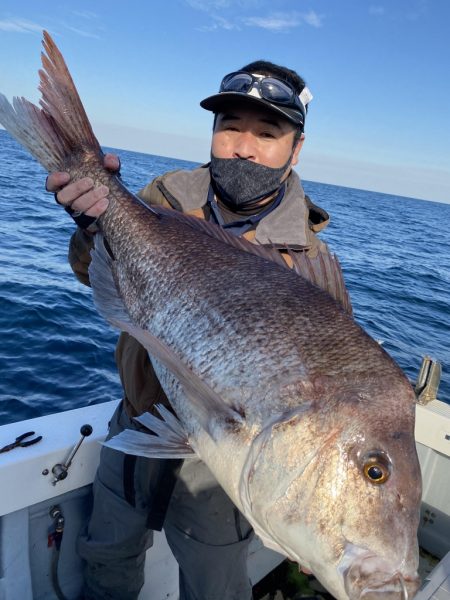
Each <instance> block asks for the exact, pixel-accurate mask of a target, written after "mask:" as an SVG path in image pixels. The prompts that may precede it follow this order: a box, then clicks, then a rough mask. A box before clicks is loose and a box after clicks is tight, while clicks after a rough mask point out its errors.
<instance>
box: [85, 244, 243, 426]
mask: <svg viewBox="0 0 450 600" xmlns="http://www.w3.org/2000/svg"><path fill="white" fill-rule="evenodd" d="M91 255H92V261H91V264H90V266H89V279H90V283H91V286H92V292H93V297H94V302H95V305H96V307H97V310H98V312H99V313H100V314H101V315H102V316H103V317H104V318H105V319H106V320H107V321H108V322H109V323H110V324H111V325H113V326H114V327H116V328H117V329H120V330H122V331H126V332H127V333H129V334H130V335H131V336H133V337H134V338H135V339H136V340H137V341H138V342H140V343H141V344H142V345H143V346H144V348H146V349H147V351H148V352H149V354H150V355H151V356H153V357H154V358H156V359H157V360H158V361H159V362H160V363H161V364H163V365H164V366H165V367H166V368H167V369H168V370H169V371H170V372H171V373H172V374H173V375H174V376H175V377H176V378H177V379H178V381H179V382H180V384H181V386H182V387H183V390H184V393H185V394H186V396H187V397H188V398H189V401H190V405H191V407H192V410H193V412H194V413H195V414H196V417H197V419H198V421H199V422H200V424H201V426H202V427H203V429H204V430H205V431H207V432H208V433H209V434H210V435H211V437H213V438H214V437H215V436H214V430H213V427H214V422H215V423H217V422H220V423H222V424H227V425H230V426H236V425H241V424H243V419H242V417H241V415H240V414H239V413H237V412H236V411H234V410H233V409H232V408H231V407H230V406H228V405H227V404H226V403H225V402H224V401H223V399H222V398H221V397H220V395H219V394H217V392H215V391H214V390H213V389H212V388H211V387H210V386H209V385H208V384H207V383H206V382H204V381H203V380H202V379H200V377H199V376H198V375H196V374H195V373H194V372H193V371H192V369H190V368H189V366H188V365H186V364H184V362H183V361H182V360H181V359H180V358H179V357H178V356H177V354H176V353H175V352H174V351H173V350H172V349H171V348H170V347H169V346H168V345H167V344H165V343H164V342H163V341H161V340H159V339H158V338H157V337H156V336H154V335H153V334H152V333H151V332H150V331H148V330H147V329H142V328H141V327H139V326H138V325H136V324H134V323H132V322H131V319H130V317H129V315H128V313H127V310H126V307H125V305H124V303H123V300H122V298H121V297H120V295H119V293H118V291H117V288H116V284H115V282H114V277H113V274H112V269H111V265H112V259H111V257H110V256H109V254H108V252H107V250H106V248H105V244H104V238H103V236H102V235H101V234H96V236H95V248H94V250H92V252H91Z"/></svg>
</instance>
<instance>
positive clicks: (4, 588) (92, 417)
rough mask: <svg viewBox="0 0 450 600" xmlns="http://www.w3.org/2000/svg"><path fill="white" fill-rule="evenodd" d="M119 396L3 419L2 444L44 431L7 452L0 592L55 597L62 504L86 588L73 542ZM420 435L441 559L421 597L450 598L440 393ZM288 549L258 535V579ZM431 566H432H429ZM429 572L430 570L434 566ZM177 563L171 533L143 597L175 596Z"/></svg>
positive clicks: (151, 560)
mask: <svg viewBox="0 0 450 600" xmlns="http://www.w3.org/2000/svg"><path fill="white" fill-rule="evenodd" d="M115 405H116V402H109V403H105V404H99V405H95V406H90V407H86V408H81V409H76V410H72V411H67V412H65V413H59V414H55V415H49V416H47V417H42V418H37V419H31V420H28V421H22V422H19V423H13V424H10V425H4V426H0V447H1V446H3V445H6V444H8V443H10V442H12V441H13V440H14V439H15V438H16V437H17V436H19V435H21V434H23V433H24V432H26V431H35V432H36V435H42V436H43V439H42V440H41V441H40V442H39V443H38V444H36V445H33V446H29V447H27V448H16V449H14V450H12V451H11V452H7V453H5V454H1V455H0V484H1V492H0V600H17V599H18V598H20V600H54V599H55V598H56V595H55V593H54V591H53V588H52V583H51V573H50V571H51V567H50V565H51V559H52V552H53V549H52V548H48V547H47V533H48V529H49V527H50V526H51V524H52V519H51V518H50V517H49V509H50V507H52V506H53V505H55V504H58V505H59V506H60V507H61V509H62V511H63V512H64V514H65V517H66V525H65V530H64V537H63V543H62V546H61V560H60V563H61V564H60V568H59V574H60V579H61V587H62V588H63V591H64V592H65V594H66V595H67V597H68V598H76V597H77V596H78V595H79V592H80V589H81V572H80V571H81V569H80V567H81V564H80V560H79V559H78V557H77V555H76V553H75V551H74V549H75V546H76V537H77V534H78V531H79V528H80V526H81V524H82V523H83V522H85V518H86V510H87V506H88V503H89V489H90V484H91V483H92V480H93V477H94V475H95V471H96V468H97V464H98V459H99V452H100V442H101V441H102V440H103V439H104V436H105V435H106V431H107V422H108V419H109V418H110V416H111V415H112V413H113V411H114V407H115ZM85 423H89V424H90V425H92V427H93V433H92V435H91V436H89V437H87V438H85V440H84V442H83V443H82V445H81V447H80V449H79V451H78V452H77V454H76V456H75V458H74V461H73V463H72V465H71V466H70V468H69V472H68V476H67V478H65V479H64V480H62V481H58V482H57V483H56V485H53V484H52V480H53V479H54V477H53V475H52V468H53V467H54V465H56V464H58V463H64V462H65V461H66V459H67V457H68V455H69V454H70V451H71V449H72V448H73V446H74V445H75V444H76V442H77V441H78V440H79V438H80V433H79V431H80V427H81V426H82V425H84V424H85ZM416 423H417V426H416V441H417V449H418V454H419V460H420V463H421V468H422V473H423V480H424V481H423V483H424V485H423V502H422V510H421V525H420V530H419V539H420V543H421V545H422V547H423V548H424V549H425V550H426V551H428V552H430V553H431V554H433V555H434V556H436V557H438V558H440V559H441V562H440V563H439V564H438V565H437V566H436V567H435V568H434V569H433V570H432V571H431V568H432V567H430V566H429V565H428V566H426V568H424V569H423V571H422V572H423V573H425V576H424V581H423V585H422V588H421V590H420V591H419V593H418V594H417V596H416V599H417V600H431V599H435V600H450V552H449V551H450V467H449V465H450V462H449V458H450V406H449V405H447V404H444V403H443V402H439V401H437V400H436V401H433V402H431V403H430V404H428V405H426V406H420V405H418V406H417V421H416ZM281 560H283V559H282V557H281V556H280V555H278V554H276V553H275V552H272V551H270V550H267V549H265V548H263V547H262V546H261V544H260V543H259V541H258V540H256V541H255V542H254V544H253V545H252V548H251V554H250V557H249V570H250V574H251V578H252V581H253V583H256V582H257V581H259V580H260V579H261V578H262V577H264V576H265V575H266V574H267V573H268V572H270V571H271V570H272V569H273V568H274V567H275V566H277V564H279V562H281ZM430 571H431V572H430ZM427 573H428V574H427ZM177 597H178V568H177V565H176V562H175V559H174V558H173V556H172V554H171V552H170V549H169V548H168V545H167V542H166V540H165V537H164V534H157V535H155V545H154V547H153V548H152V549H150V551H149V554H148V558H147V561H146V583H145V586H144V588H143V590H142V592H141V594H140V598H141V599H142V600H144V599H148V598H152V600H176V598H177Z"/></svg>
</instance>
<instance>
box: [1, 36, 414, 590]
mask: <svg viewBox="0 0 450 600" xmlns="http://www.w3.org/2000/svg"><path fill="white" fill-rule="evenodd" d="M43 43H44V49H45V53H44V54H43V56H42V61H43V70H42V71H40V90H41V92H42V100H41V108H38V107H36V106H34V105H32V104H31V103H29V102H28V101H26V100H25V99H15V100H14V104H13V106H11V105H10V104H9V103H8V101H7V100H6V98H5V97H4V96H1V97H0V122H1V123H2V124H3V125H4V127H5V128H6V129H7V130H8V131H9V132H10V133H11V134H12V135H13V136H15V137H16V138H17V139H18V140H19V141H20V142H21V143H22V144H23V145H24V146H25V147H26V148H28V150H29V151H30V152H31V154H33V155H34V156H35V157H36V158H37V160H38V161H39V162H40V163H41V164H42V165H43V166H44V167H45V169H47V170H49V171H52V170H66V171H69V173H70V174H71V175H72V177H82V176H90V177H92V178H93V179H94V180H95V182H96V185H100V184H106V185H107V186H108V187H109V189H110V195H109V198H110V204H109V208H108V210H107V212H106V213H105V214H104V215H103V216H102V217H101V218H100V229H101V235H100V234H99V235H97V238H96V242H95V251H94V252H93V259H92V264H91V267H90V280H91V284H92V288H93V294H94V299H95V303H96V306H97V308H98V310H99V311H100V313H101V314H103V315H104V316H105V318H106V319H107V320H108V321H109V322H110V323H112V324H113V325H115V326H116V327H119V328H121V329H123V330H126V331H128V332H130V333H131V334H132V335H134V336H135V337H136V338H137V339H138V340H140V341H141V342H142V343H143V344H144V345H145V346H146V347H147V348H148V350H149V352H150V354H151V355H152V357H153V358H154V361H155V366H156V370H157V373H158V376H159V377H160V379H161V382H162V384H163V386H164V388H165V389H166V392H167V395H168V397H169V398H170V401H171V404H172V406H173V409H174V411H175V413H176V417H175V416H174V415H173V414H172V413H171V412H169V411H167V410H165V409H164V408H161V409H160V410H161V416H162V418H161V419H157V418H156V417H151V416H149V415H147V416H144V417H143V418H142V422H143V423H144V424H146V425H148V426H149V428H151V429H153V430H154V431H156V433H157V434H158V435H157V436H154V435H152V436H149V435H146V434H145V433H140V432H135V434H134V435H133V434H132V433H131V432H128V433H127V432H125V434H124V435H123V438H119V440H118V441H117V442H115V447H118V448H120V449H122V450H124V451H131V452H135V453H139V454H142V455H144V456H149V455H152V456H162V457H164V456H166V457H174V456H183V457H189V456H190V455H191V454H192V453H196V454H197V455H198V456H199V457H200V458H201V459H202V460H204V461H205V463H206V464H207V465H208V466H209V468H210V469H211V471H212V472H213V473H214V475H215V476H216V478H217V480H218V481H219V483H220V484H221V485H222V486H223V488H224V489H225V490H226V492H227V493H228V494H229V496H230V497H231V498H232V500H233V501H234V502H235V504H236V505H237V506H238V507H239V509H240V510H241V511H242V512H243V513H244V515H245V516H246V517H247V519H248V520H249V521H250V522H251V524H252V525H253V527H254V529H255V531H256V532H257V534H258V535H259V536H260V537H261V538H262V540H263V542H264V543H265V544H266V545H267V546H269V547H271V548H274V549H276V550H278V551H279V552H281V553H282V554H284V555H285V556H288V557H289V558H291V559H292V560H294V561H297V562H299V563H300V564H301V565H303V566H304V567H306V568H308V569H310V570H311V571H313V573H314V574H315V575H316V577H317V578H318V579H319V580H320V581H321V582H322V584H323V585H324V586H325V587H326V588H327V589H328V590H329V591H330V592H331V594H333V595H334V596H335V597H336V598H338V599H340V600H346V599H347V598H349V599H351V600H356V599H359V598H364V599H365V600H370V599H372V598H374V599H375V598H389V599H391V598H392V599H393V600H394V599H398V600H400V598H407V597H408V596H412V595H414V593H415V591H416V590H417V588H418V585H419V579H418V575H417V567H418V544H417V527H418V518H419V503H420V493H421V483H420V471H419V465H418V460H417V455H416V449H415V443H414V394H413V391H412V388H411V386H410V384H409V382H408V381H407V379H406V377H405V376H404V375H403V373H402V372H401V370H400V368H399V367H398V366H397V365H396V364H395V363H394V361H393V360H392V359H391V358H390V357H389V356H388V355H387V354H386V352H384V350H383V349H382V348H380V346H379V345H378V344H377V343H375V342H374V341H373V340H372V339H371V338H370V337H369V336H368V335H367V334H366V333H365V332H364V331H363V330H362V329H361V328H360V327H359V326H358V325H357V324H356V323H355V322H354V320H353V319H352V317H351V315H350V314H349V308H348V303H347V301H346V300H345V293H344V291H343V288H342V286H341V287H340V286H339V282H340V276H339V270H338V268H337V265H336V261H335V260H334V259H333V258H331V257H330V256H328V255H321V257H320V261H319V262H320V263H321V266H322V269H319V271H320V272H321V273H322V275H323V281H322V284H323V287H326V286H327V285H328V288H329V291H333V293H334V295H335V297H336V299H333V298H332V297H331V295H330V294H329V293H327V292H325V291H323V290H322V289H320V287H319V286H318V285H314V284H312V283H310V282H309V281H308V280H307V279H308V278H311V277H314V275H313V273H314V270H315V266H314V264H313V262H311V263H308V261H304V262H303V263H302V262H301V261H296V265H295V267H296V268H295V270H290V269H287V268H285V266H284V261H283V260H282V259H280V261H281V262H279V264H277V263H276V262H274V261H276V257H278V253H277V252H274V251H271V250H265V249H264V248H259V247H257V246H255V245H252V244H248V243H246V242H245V241H242V240H241V241H240V240H237V239H236V238H232V237H230V236H229V235H227V234H226V233H225V232H223V230H221V229H220V228H217V227H215V226H213V225H209V224H207V223H204V222H201V221H199V220H197V219H194V218H189V217H187V216H184V215H180V214H178V213H175V212H174V211H165V210H162V209H159V208H158V209H154V210H152V209H149V208H148V207H146V206H145V205H143V204H142V203H141V202H140V201H139V200H138V199H137V198H136V197H134V196H133V195H132V194H130V193H129V192H128V191H127V190H126V189H125V188H124V186H123V185H122V183H121V182H120V180H118V179H117V178H116V177H114V176H113V175H111V173H109V172H107V171H106V170H105V169H104V168H103V155H102V152H101V149H100V146H99V144H98V142H97V140H96V138H95V136H94V134H93V132H92V129H91V126H90V124H89V121H88V119H87V117H86V114H85V112H84V109H83V107H82V104H81V101H80V99H79V97H78V94H77V92H76V89H75V86H74V84H73V82H72V79H71V77H70V75H69V72H68V70H67V67H66V65H65V63H64V60H63V58H62V56H61V54H60V53H59V51H58V49H57V48H56V46H55V44H54V42H53V41H52V39H51V38H50V36H49V35H48V34H46V33H45V32H44V42H43ZM106 240H107V242H106ZM294 261H295V257H294ZM316 266H317V265H316ZM316 272H317V269H316ZM299 273H300V274H299ZM301 273H303V274H308V273H309V274H310V275H308V277H305V276H302V275H301ZM330 280H331V281H334V283H332V284H330V283H329V282H330ZM317 281H318V280H317V278H316V283H317ZM319 283H320V282H319ZM340 302H341V303H340ZM111 443H112V444H113V445H114V442H111Z"/></svg>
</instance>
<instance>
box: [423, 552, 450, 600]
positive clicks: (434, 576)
mask: <svg viewBox="0 0 450 600" xmlns="http://www.w3.org/2000/svg"><path fill="white" fill-rule="evenodd" d="M449 598H450V552H448V553H447V554H446V555H445V556H444V558H443V559H442V560H441V561H440V563H439V564H438V565H437V566H436V567H435V568H434V569H433V571H432V572H431V574H430V575H429V576H427V577H426V578H425V580H424V582H423V584H422V587H421V589H420V590H419V592H418V593H417V594H416V596H415V598H414V600H449Z"/></svg>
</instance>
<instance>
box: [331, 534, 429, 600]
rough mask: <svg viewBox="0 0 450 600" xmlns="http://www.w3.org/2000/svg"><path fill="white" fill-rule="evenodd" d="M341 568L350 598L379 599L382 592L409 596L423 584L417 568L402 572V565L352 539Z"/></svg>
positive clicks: (342, 559) (396, 598)
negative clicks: (353, 541) (395, 563)
mask: <svg viewBox="0 0 450 600" xmlns="http://www.w3.org/2000/svg"><path fill="white" fill-rule="evenodd" d="M338 571H339V572H340V573H341V575H342V578H343V584H344V588H345V591H346V593H347V595H348V597H349V599H350V600H376V598H379V597H380V594H383V597H385V598H390V599H392V600H394V599H395V600H400V599H402V600H408V598H409V599H411V598H412V597H413V596H414V595H415V593H416V592H417V590H418V588H419V586H420V577H419V575H418V573H417V571H415V572H410V573H405V572H402V570H401V568H400V565H391V564H390V563H389V562H388V561H387V560H386V559H384V558H382V557H381V556H378V555H376V554H374V553H373V552H371V551H370V550H367V548H363V547H361V546H355V545H354V544H351V543H347V545H346V547H345V550H344V553H343V555H342V558H341V561H340V564H339V565H338Z"/></svg>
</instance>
